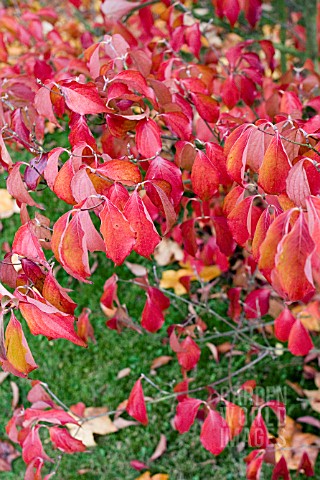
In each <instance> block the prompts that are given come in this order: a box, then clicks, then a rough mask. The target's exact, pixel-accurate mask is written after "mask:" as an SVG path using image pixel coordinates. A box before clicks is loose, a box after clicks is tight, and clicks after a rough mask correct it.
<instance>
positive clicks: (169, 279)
mask: <svg viewBox="0 0 320 480" xmlns="http://www.w3.org/2000/svg"><path fill="white" fill-rule="evenodd" d="M192 274H193V272H192V270H187V269H181V270H165V271H164V272H163V273H162V278H161V280H160V288H166V289H167V288H173V290H174V293H175V294H176V295H184V294H185V293H187V290H186V289H185V287H184V286H183V285H182V283H180V281H179V280H180V278H181V277H190V276H191V275H192Z"/></svg>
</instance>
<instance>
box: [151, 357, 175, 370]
mask: <svg viewBox="0 0 320 480" xmlns="http://www.w3.org/2000/svg"><path fill="white" fill-rule="evenodd" d="M172 359H173V357H171V356H170V355H161V357H157V358H155V359H154V360H153V362H152V364H151V367H150V369H151V370H156V369H157V368H160V367H163V366H164V365H167V364H168V363H169V362H170V361H171V360H172Z"/></svg>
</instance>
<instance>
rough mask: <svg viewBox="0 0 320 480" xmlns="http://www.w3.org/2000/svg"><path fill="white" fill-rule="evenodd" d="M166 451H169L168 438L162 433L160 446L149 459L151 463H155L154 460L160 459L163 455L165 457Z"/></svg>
mask: <svg viewBox="0 0 320 480" xmlns="http://www.w3.org/2000/svg"><path fill="white" fill-rule="evenodd" d="M166 450H167V439H166V436H165V435H163V433H162V434H161V435H160V440H159V443H158V445H157V446H156V449H155V451H154V452H153V454H152V455H151V457H150V458H149V460H150V462H153V461H154V460H157V458H160V457H161V455H163V454H164V452H165V451H166Z"/></svg>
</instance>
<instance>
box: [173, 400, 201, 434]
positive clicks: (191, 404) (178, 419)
mask: <svg viewBox="0 0 320 480" xmlns="http://www.w3.org/2000/svg"><path fill="white" fill-rule="evenodd" d="M202 403H203V401H202V400H199V399H197V398H186V399H184V400H182V402H179V403H178V405H177V411H176V415H175V417H174V426H175V428H176V429H177V430H178V432H179V433H185V432H188V431H189V430H190V428H191V425H193V423H194V421H195V418H196V416H197V413H198V409H199V407H200V405H201V404H202Z"/></svg>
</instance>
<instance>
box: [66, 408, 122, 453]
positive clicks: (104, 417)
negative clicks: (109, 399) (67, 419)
mask: <svg viewBox="0 0 320 480" xmlns="http://www.w3.org/2000/svg"><path fill="white" fill-rule="evenodd" d="M70 415H71V416H72V413H71V412H70ZM90 417H96V418H90ZM75 418H76V419H78V418H77V417H75ZM87 418H90V420H86V419H87ZM80 423H81V425H80V426H78V425H73V424H71V423H68V424H67V427H68V429H69V432H70V434H71V435H72V437H74V438H76V439H77V440H81V442H82V443H84V445H85V446H86V447H95V446H96V445H97V444H96V442H95V440H94V435H108V434H110V433H114V432H117V431H118V429H117V427H116V426H115V425H114V423H113V422H112V421H111V419H110V417H109V415H108V409H107V407H87V408H85V410H84V413H83V420H82V422H80Z"/></svg>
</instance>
